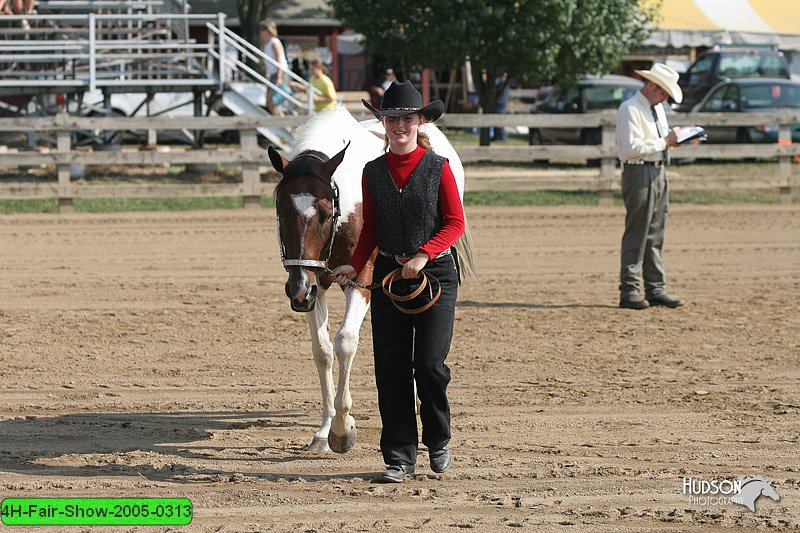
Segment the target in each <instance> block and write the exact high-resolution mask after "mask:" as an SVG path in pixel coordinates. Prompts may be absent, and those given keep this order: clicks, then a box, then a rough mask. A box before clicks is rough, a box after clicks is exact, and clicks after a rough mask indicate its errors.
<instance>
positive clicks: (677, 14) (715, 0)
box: [642, 0, 800, 51]
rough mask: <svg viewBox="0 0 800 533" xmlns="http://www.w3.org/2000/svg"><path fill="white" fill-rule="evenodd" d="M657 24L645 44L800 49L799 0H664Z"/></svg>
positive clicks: (644, 2)
mask: <svg viewBox="0 0 800 533" xmlns="http://www.w3.org/2000/svg"><path fill="white" fill-rule="evenodd" d="M642 3H643V4H648V3H649V2H647V1H643V2H642ZM655 24H656V27H657V30H656V31H654V32H653V34H652V35H651V36H650V37H649V38H648V39H647V40H646V41H645V42H644V43H643V44H644V45H646V46H648V45H649V46H662V47H664V46H672V47H676V48H683V47H695V46H714V45H737V44H741V45H761V46H763V45H772V46H776V47H778V48H780V49H782V50H798V51H800V0H663V1H662V2H661V8H660V12H659V15H658V16H657V17H656V19H655Z"/></svg>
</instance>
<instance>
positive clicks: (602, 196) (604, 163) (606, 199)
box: [598, 119, 617, 207]
mask: <svg viewBox="0 0 800 533" xmlns="http://www.w3.org/2000/svg"><path fill="white" fill-rule="evenodd" d="M614 145H616V124H615V123H614V122H612V121H611V119H606V120H603V122H602V133H601V134H600V147H601V148H602V149H603V150H604V151H605V150H611V148H612V147H613V146H614ZM616 165H617V158H616V157H615V156H612V155H609V154H604V155H603V158H602V159H601V160H600V187H599V191H598V195H599V204H600V205H601V206H603V207H611V206H612V205H614V177H615V174H614V171H615V170H616Z"/></svg>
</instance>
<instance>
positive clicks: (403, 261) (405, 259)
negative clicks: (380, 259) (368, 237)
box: [378, 248, 450, 265]
mask: <svg viewBox="0 0 800 533" xmlns="http://www.w3.org/2000/svg"><path fill="white" fill-rule="evenodd" d="M378 253H379V254H381V255H382V256H384V257H391V258H393V259H394V260H395V261H397V263H399V264H401V265H405V264H406V263H408V261H409V260H411V259H413V258H414V256H413V255H400V254H393V253H390V252H384V251H383V250H378ZM446 255H450V248H448V249H447V250H445V251H444V252H442V253H440V254H439V255H437V256H436V257H434V259H439V258H440V257H444V256H446Z"/></svg>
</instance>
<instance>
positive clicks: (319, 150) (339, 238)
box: [269, 110, 464, 453]
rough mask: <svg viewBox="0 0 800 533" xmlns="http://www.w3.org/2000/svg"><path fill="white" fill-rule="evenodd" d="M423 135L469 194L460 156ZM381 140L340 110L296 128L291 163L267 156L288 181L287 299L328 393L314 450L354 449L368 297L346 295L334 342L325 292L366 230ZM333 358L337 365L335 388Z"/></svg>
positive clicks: (366, 272)
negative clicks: (365, 185)
mask: <svg viewBox="0 0 800 533" xmlns="http://www.w3.org/2000/svg"><path fill="white" fill-rule="evenodd" d="M425 128H426V130H427V131H428V134H429V136H430V138H431V142H432V144H433V148H434V150H435V151H436V153H438V154H440V155H443V156H445V157H448V158H449V159H450V162H451V167H452V168H453V173H454V174H455V175H456V181H457V182H458V184H459V190H460V191H462V195H463V190H464V186H463V184H464V171H463V168H462V167H461V163H460V161H459V160H458V156H457V155H456V153H455V150H454V149H453V147H452V146H451V145H450V143H449V142H448V141H447V138H446V137H445V136H444V135H443V134H442V133H441V132H440V131H439V130H438V129H436V128H435V127H434V126H432V125H426V126H425ZM382 135H383V132H382V127H381V126H380V124H379V123H378V122H377V121H366V122H364V123H359V122H357V121H356V120H355V119H354V118H353V117H352V116H351V115H350V114H349V113H348V112H347V111H345V110H337V111H333V112H329V113H322V114H319V115H316V116H314V117H312V118H311V119H309V121H308V122H307V123H306V124H305V125H303V126H302V127H300V128H298V130H297V132H296V133H295V137H294V149H293V151H292V154H291V156H290V159H287V158H285V157H284V156H282V155H281V154H279V153H278V152H277V151H275V150H274V149H273V148H271V147H270V149H269V157H270V161H271V162H272V165H273V166H274V167H275V170H277V171H278V172H280V173H281V174H282V175H283V177H282V178H281V181H280V182H279V183H278V185H277V187H276V188H275V204H276V211H277V217H278V240H279V246H280V249H281V256H282V257H281V259H282V260H283V265H284V267H285V268H286V270H287V272H288V273H289V279H288V281H287V282H286V287H285V288H286V295H287V296H288V297H289V301H290V305H291V308H292V310H294V311H297V312H305V313H307V317H308V325H309V329H310V330H311V349H312V352H313V355H314V363H315V364H316V367H317V371H318V373H319V381H320V387H321V389H322V422H321V424H320V428H319V431H317V432H316V433H315V435H314V438H313V440H312V442H311V444H310V445H309V447H308V450H309V451H314V452H323V451H328V450H333V451H335V452H338V453H345V452H347V451H348V450H350V449H351V448H352V447H353V445H354V444H355V442H356V426H355V419H354V418H353V417H352V415H351V414H350V410H351V408H352V398H351V396H350V369H351V367H352V364H353V358H354V356H355V353H356V350H357V348H358V341H359V331H360V329H361V323H362V322H363V320H364V317H365V316H366V313H367V310H368V309H369V299H370V293H369V291H367V290H364V289H362V288H359V287H356V286H353V285H350V286H347V287H345V288H344V295H345V301H346V303H345V312H344V319H343V320H342V323H341V325H340V326H339V330H338V331H337V332H336V336H335V338H334V341H333V342H331V339H330V334H329V323H328V304H327V292H328V289H329V288H330V286H331V284H332V278H331V277H330V275H329V274H328V273H327V269H333V268H335V267H336V266H338V265H341V264H343V263H345V262H347V261H348V260H349V259H350V257H351V256H352V254H353V251H354V250H355V246H356V243H357V242H358V237H359V235H360V233H361V224H362V218H361V174H362V170H363V168H364V165H365V164H366V163H367V162H368V161H371V160H373V159H375V158H377V157H379V156H380V155H381V154H382V153H383V140H382V138H380V137H381V136H382ZM373 260H374V255H373V259H372V260H370V262H368V263H367V265H366V266H365V267H364V269H363V270H362V271H361V272H360V273H359V276H358V277H357V278H356V279H355V281H356V283H358V284H360V285H367V284H369V283H370V282H371V281H372V279H371V278H372V266H373V263H372V261H373ZM334 356H335V357H336V359H337V361H338V363H339V372H338V383H337V386H336V388H335V389H334V382H333V362H334Z"/></svg>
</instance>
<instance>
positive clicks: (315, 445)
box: [306, 437, 331, 453]
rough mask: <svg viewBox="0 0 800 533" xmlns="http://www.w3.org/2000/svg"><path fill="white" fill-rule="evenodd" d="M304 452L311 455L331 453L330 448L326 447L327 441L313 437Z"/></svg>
mask: <svg viewBox="0 0 800 533" xmlns="http://www.w3.org/2000/svg"><path fill="white" fill-rule="evenodd" d="M306 451H307V452H311V453H327V452H329V451H331V448H330V446H328V439H323V438H322V437H314V440H312V441H311V444H309V445H308V447H307V448H306Z"/></svg>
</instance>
